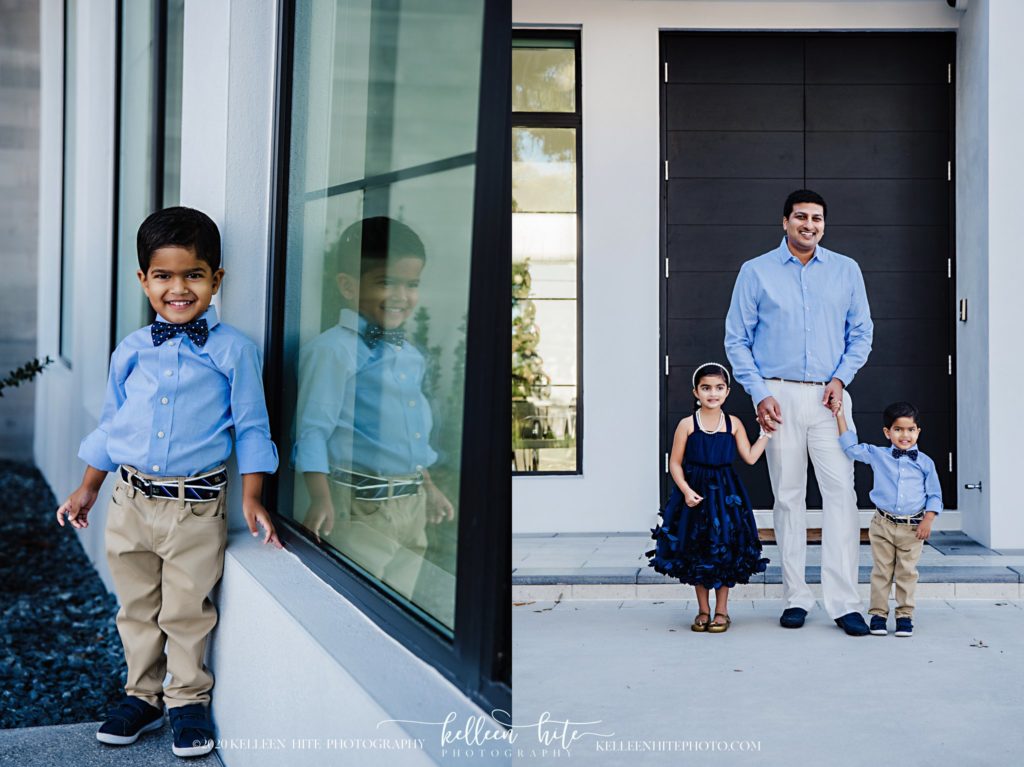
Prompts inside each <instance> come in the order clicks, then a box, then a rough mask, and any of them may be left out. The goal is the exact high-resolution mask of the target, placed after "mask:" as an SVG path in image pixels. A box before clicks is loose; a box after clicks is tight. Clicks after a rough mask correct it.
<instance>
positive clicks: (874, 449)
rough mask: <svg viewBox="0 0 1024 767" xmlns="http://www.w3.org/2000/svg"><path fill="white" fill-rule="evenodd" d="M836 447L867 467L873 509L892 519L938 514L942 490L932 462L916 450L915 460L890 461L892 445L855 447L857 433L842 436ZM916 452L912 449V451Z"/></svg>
mask: <svg viewBox="0 0 1024 767" xmlns="http://www.w3.org/2000/svg"><path fill="white" fill-rule="evenodd" d="M839 445H840V447H842V448H843V452H844V453H846V455H847V456H849V457H850V458H851V459H853V460H854V461H860V462H861V463H867V464H870V465H871V468H872V470H873V471H874V475H875V486H874V487H873V488H872V489H871V494H870V496H871V500H872V502H873V503H874V504H875V506H876V507H878V508H879V509H882V511H887V512H889V513H890V514H893V515H896V516H901V517H902V516H910V515H912V514H916V513H917V512H919V511H921V510H922V509H923V510H924V511H934V512H935V513H936V514H939V513H941V512H942V488H941V487H940V486H939V475H938V472H936V470H935V462H934V461H932V459H931V458H929V457H928V456H927V455H925V454H924V453H922V452H921V451H920V450H918V451H917V460H916V461H912V460H910V458H908V457H907V456H901V457H900V458H893V457H892V445H889V446H888V447H880V446H878V445H869V444H867V443H864V442H862V443H859V444H858V443H857V433H856V432H853V431H847V432H844V433H843V434H841V435H840V436H839ZM915 449H916V448H915Z"/></svg>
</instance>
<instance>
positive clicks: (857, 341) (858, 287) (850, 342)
mask: <svg viewBox="0 0 1024 767" xmlns="http://www.w3.org/2000/svg"><path fill="white" fill-rule="evenodd" d="M855 274H856V276H855V279H854V280H853V282H854V285H853V291H852V295H851V296H850V308H849V310H848V311H847V313H846V327H845V331H844V335H845V338H846V351H845V352H844V353H843V356H842V357H841V358H840V360H839V366H838V367H837V368H836V372H835V373H833V376H834V377H835V378H838V379H839V380H840V381H842V382H843V386H849V385H850V382H851V381H853V378H854V376H855V375H857V371H858V370H860V369H861V368H862V367H864V363H865V362H867V361H868V355H869V354H870V353H871V342H872V340H873V338H874V332H875V325H874V323H873V322H872V321H871V310H870V308H869V307H868V293H867V289H866V288H865V287H864V275H863V274H862V273H861V271H860V269H856V270H855Z"/></svg>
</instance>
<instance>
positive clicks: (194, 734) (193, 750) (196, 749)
mask: <svg viewBox="0 0 1024 767" xmlns="http://www.w3.org/2000/svg"><path fill="white" fill-rule="evenodd" d="M167 713H168V714H169V715H170V717H171V728H172V729H173V730H174V745H172V746H171V751H173V752H174V755H175V756H202V755H203V754H208V753H210V752H211V751H213V747H214V745H216V744H215V742H214V740H213V724H212V723H211V722H210V717H209V715H208V714H207V713H206V706H204V705H203V704H202V703H190V704H189V705H187V706H176V707H174V708H169V709H167Z"/></svg>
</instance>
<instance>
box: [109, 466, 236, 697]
mask: <svg viewBox="0 0 1024 767" xmlns="http://www.w3.org/2000/svg"><path fill="white" fill-rule="evenodd" d="M141 476H143V477H149V475H146V474H141ZM225 501H226V491H224V490H222V491H221V493H220V496H219V497H218V498H217V500H215V501H206V502H203V503H196V502H191V501H186V500H176V499H171V498H147V497H146V496H145V495H144V494H143V493H142V491H140V490H137V489H136V488H134V487H132V486H131V485H128V484H127V483H125V482H124V480H122V479H121V478H120V476H119V477H118V480H117V485H116V487H115V488H114V494H113V496H112V497H111V499H110V506H109V507H108V511H107V527H106V543H107V562H108V564H109V565H110V573H111V575H112V576H113V579H114V586H115V588H116V590H117V596H118V599H119V601H120V602H121V609H120V610H119V611H118V613H117V630H118V632H119V633H120V634H121V642H122V644H123V645H124V656H125V661H126V662H127V664H128V682H127V684H126V685H125V692H126V693H127V694H128V695H132V696H134V697H136V698H141V699H142V700H144V701H146V702H147V703H149V704H150V705H152V706H157V707H160V705H161V704H160V701H161V698H163V699H164V701H165V702H166V703H167V707H168V708H174V707H176V706H185V705H188V704H191V703H209V701H210V689H211V688H212V687H213V676H212V675H211V674H210V672H209V671H208V670H207V669H206V668H205V666H204V665H203V655H204V652H205V650H206V638H207V637H208V636H209V634H210V631H211V630H212V629H213V627H214V624H216V622H217V609H216V608H215V607H214V606H213V603H212V602H211V601H210V600H209V598H208V595H209V593H210V590H211V589H212V588H213V587H214V585H215V584H216V583H217V581H218V580H220V576H221V573H222V572H223V570H224V547H225V545H226V543H227V522H226V518H225V513H224V511H225V508H226V504H225ZM165 643H166V645H167V653H166V655H165V654H164V644H165ZM168 671H169V672H170V674H171V679H170V682H169V683H168V685H167V687H166V688H165V687H164V686H163V682H164V677H165V675H166V673H167V672H168Z"/></svg>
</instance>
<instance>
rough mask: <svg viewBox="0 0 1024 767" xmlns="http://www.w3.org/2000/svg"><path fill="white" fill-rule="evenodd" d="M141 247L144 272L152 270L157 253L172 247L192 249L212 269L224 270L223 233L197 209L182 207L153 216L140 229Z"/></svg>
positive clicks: (139, 245) (141, 267)
mask: <svg viewBox="0 0 1024 767" xmlns="http://www.w3.org/2000/svg"><path fill="white" fill-rule="evenodd" d="M137 244H138V249H139V268H140V269H141V270H142V271H143V272H148V271H149V262H150V259H151V258H152V257H153V251H156V250H159V249H160V248H166V247H167V246H169V245H177V246H179V247H182V248H191V249H192V250H194V251H195V252H196V257H197V258H200V259H202V260H203V261H205V262H206V263H207V264H209V265H210V269H211V270H213V271H217V270H218V269H220V230H219V229H217V225H216V224H215V223H213V220H212V219H211V218H210V217H209V216H207V215H206V214H205V213H203V212H202V211H201V210H196V209H195V208H183V207H181V206H178V207H174V208H164V209H163V210H158V211H157V212H156V213H151V214H150V215H149V216H148V217H147V218H146V220H145V221H143V222H142V226H140V227H139V236H138V238H137Z"/></svg>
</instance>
